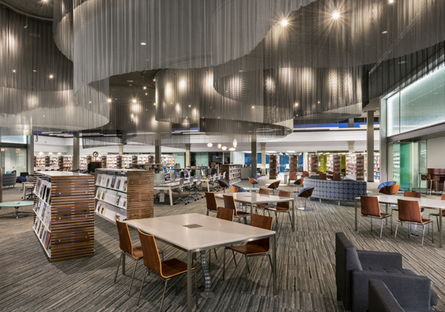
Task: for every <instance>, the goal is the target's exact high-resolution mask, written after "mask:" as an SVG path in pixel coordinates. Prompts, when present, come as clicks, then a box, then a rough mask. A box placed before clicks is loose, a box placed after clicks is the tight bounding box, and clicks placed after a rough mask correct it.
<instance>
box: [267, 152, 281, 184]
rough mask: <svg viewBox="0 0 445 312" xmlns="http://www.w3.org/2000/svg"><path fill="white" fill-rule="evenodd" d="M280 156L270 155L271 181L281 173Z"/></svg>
mask: <svg viewBox="0 0 445 312" xmlns="http://www.w3.org/2000/svg"><path fill="white" fill-rule="evenodd" d="M279 165H280V164H279V156H278V155H270V156H269V179H271V180H274V179H276V178H277V177H278V173H279V172H280V171H279Z"/></svg>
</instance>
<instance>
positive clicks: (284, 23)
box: [281, 18, 289, 27]
mask: <svg viewBox="0 0 445 312" xmlns="http://www.w3.org/2000/svg"><path fill="white" fill-rule="evenodd" d="M287 24H289V22H288V21H287V19H285V18H284V19H282V20H281V26H283V27H286V26H287Z"/></svg>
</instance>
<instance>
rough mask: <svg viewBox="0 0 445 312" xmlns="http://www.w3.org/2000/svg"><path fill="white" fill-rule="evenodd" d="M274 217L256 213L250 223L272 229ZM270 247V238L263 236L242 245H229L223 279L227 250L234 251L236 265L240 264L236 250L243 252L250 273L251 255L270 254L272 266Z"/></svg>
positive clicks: (224, 266) (224, 271) (224, 272)
mask: <svg viewBox="0 0 445 312" xmlns="http://www.w3.org/2000/svg"><path fill="white" fill-rule="evenodd" d="M272 224H273V218H272V217H266V216H261V215H257V214H254V215H252V221H251V223H250V225H251V226H256V227H259V228H262V229H265V230H272ZM269 249H270V238H263V239H259V240H256V241H252V242H248V243H247V244H246V245H242V246H228V247H226V248H225V249H224V261H223V262H224V264H223V280H224V279H225V274H226V250H231V251H232V256H233V261H234V262H235V266H238V265H237V263H236V257H235V252H238V253H241V254H243V255H244V258H245V259H246V268H247V271H248V272H249V273H250V268H249V262H248V261H247V258H248V257H251V256H268V257H269V262H270V266H271V267H272V259H271V258H270V255H269Z"/></svg>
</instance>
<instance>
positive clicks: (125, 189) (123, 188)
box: [122, 180, 127, 192]
mask: <svg viewBox="0 0 445 312" xmlns="http://www.w3.org/2000/svg"><path fill="white" fill-rule="evenodd" d="M122 191H124V192H126V191H127V180H125V181H124V185H123V187H122Z"/></svg>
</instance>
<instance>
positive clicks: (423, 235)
mask: <svg viewBox="0 0 445 312" xmlns="http://www.w3.org/2000/svg"><path fill="white" fill-rule="evenodd" d="M424 239H425V224H423V234H422V247H423V241H424Z"/></svg>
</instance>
